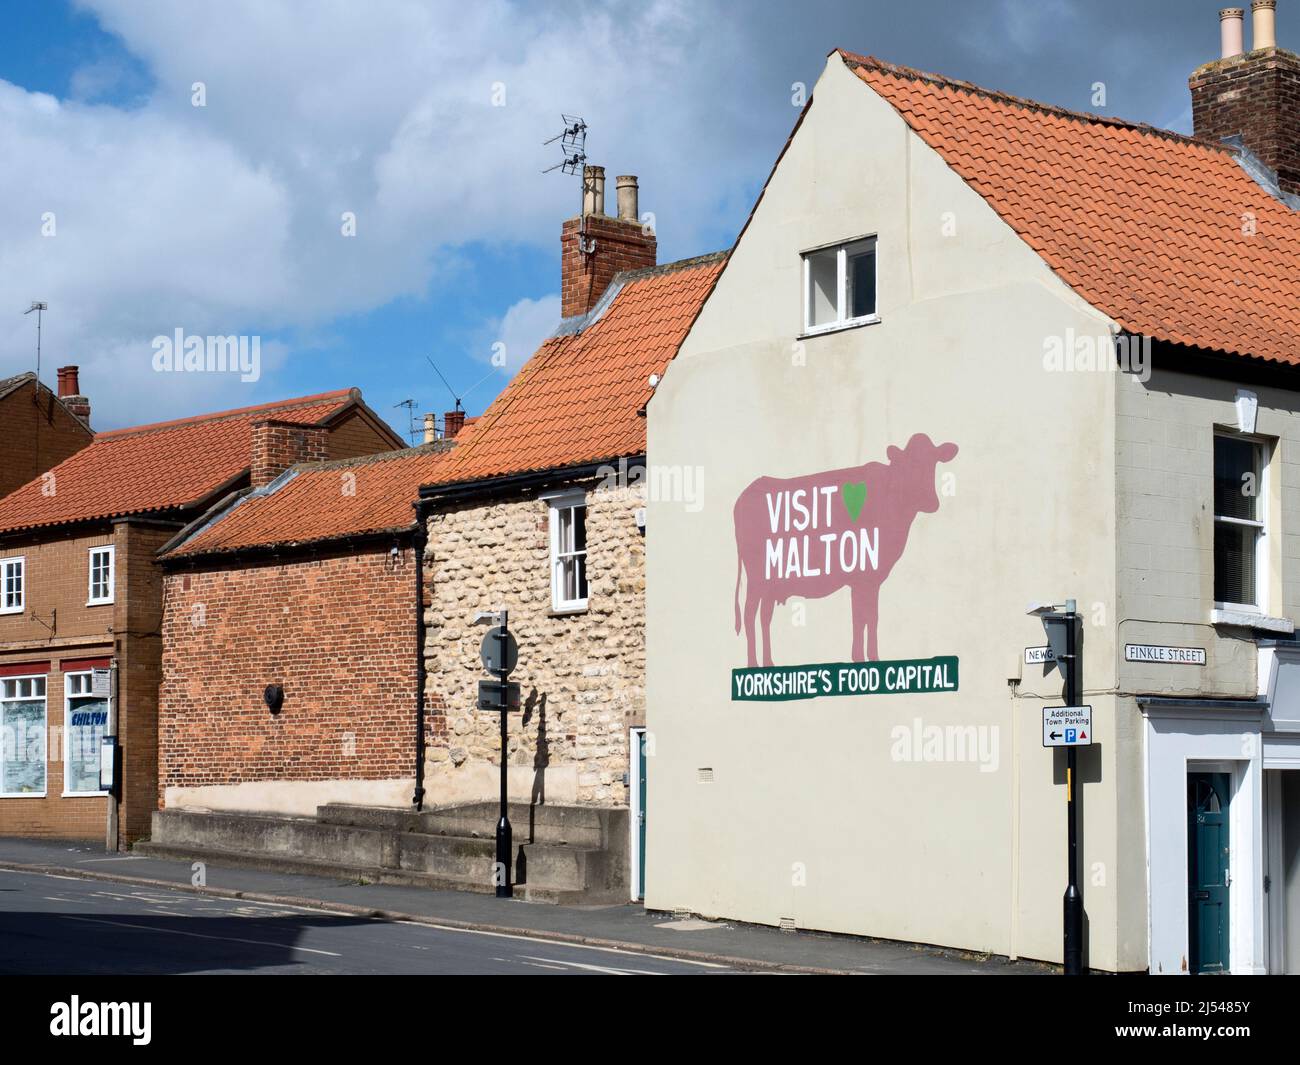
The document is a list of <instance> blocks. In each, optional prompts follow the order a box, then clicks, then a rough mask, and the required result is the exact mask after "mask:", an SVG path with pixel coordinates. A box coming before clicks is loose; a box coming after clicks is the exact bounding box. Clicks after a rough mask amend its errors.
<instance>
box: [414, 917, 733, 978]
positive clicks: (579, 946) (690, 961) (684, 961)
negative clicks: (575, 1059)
mask: <svg viewBox="0 0 1300 1065" xmlns="http://www.w3.org/2000/svg"><path fill="white" fill-rule="evenodd" d="M394 923H395V924H405V925H411V926H413V927H415V928H426V929H433V930H435V931H438V932H459V933H461V934H462V935H469V936H495V937H496V938H497V939H517V940H520V941H522V942H524V943H544V944H545V945H546V946H548V947H563V948H564V949H566V950H594V951H598V952H600V953H602V954H625V955H627V956H628V957H630V958H649V959H652V960H654V961H665V962H672V963H673V964H675V965H695V966H698V967H699V968H701V969H727V968H730V966H727V965H723V964H720V963H718V962H712V961H696V960H695V959H694V958H674V957H673V956H672V955H670V954H651V953H649V952H648V951H640V950H623V949H622V948H620V947H599V946H596V945H595V944H592V943H566V942H564V941H562V940H557V939H547V938H546V937H545V936H528V935H520V934H519V933H517V932H489V931H486V930H484V929H480V928H451V927H449V926H448V925H441V924H425V923H423V922H422V921H395V922H394Z"/></svg>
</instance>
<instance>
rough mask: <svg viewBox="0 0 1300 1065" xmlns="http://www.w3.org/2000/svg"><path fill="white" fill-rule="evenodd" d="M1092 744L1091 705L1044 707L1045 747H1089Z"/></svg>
mask: <svg viewBox="0 0 1300 1065" xmlns="http://www.w3.org/2000/svg"><path fill="white" fill-rule="evenodd" d="M1091 745H1092V707H1091V706H1045V707H1043V746H1044V747H1089V746H1091Z"/></svg>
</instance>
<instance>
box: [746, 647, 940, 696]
mask: <svg viewBox="0 0 1300 1065" xmlns="http://www.w3.org/2000/svg"><path fill="white" fill-rule="evenodd" d="M956 690H957V657H956V656H955V655H940V656H939V657H938V658H906V659H900V660H899V661H897V662H829V663H826V664H825V665H817V666H759V667H758V668H756V669H733V670H732V671H731V698H732V700H733V701H736V702H784V701H786V700H789V699H815V698H817V697H818V696H821V695H900V694H908V693H917V692H955V691H956Z"/></svg>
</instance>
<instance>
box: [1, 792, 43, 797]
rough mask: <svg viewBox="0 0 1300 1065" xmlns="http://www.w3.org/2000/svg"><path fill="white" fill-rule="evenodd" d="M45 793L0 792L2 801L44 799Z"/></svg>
mask: <svg viewBox="0 0 1300 1065" xmlns="http://www.w3.org/2000/svg"><path fill="white" fill-rule="evenodd" d="M43 798H45V792H43V791H6V792H0V799H43Z"/></svg>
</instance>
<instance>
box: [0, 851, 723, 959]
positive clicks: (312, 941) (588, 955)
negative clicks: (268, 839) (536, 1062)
mask: <svg viewBox="0 0 1300 1065" xmlns="http://www.w3.org/2000/svg"><path fill="white" fill-rule="evenodd" d="M729 971H735V970H733V969H730V968H729V967H728V966H725V965H719V964H714V963H710V962H702V961H685V960H681V959H675V958H664V957H658V956H655V955H652V954H642V953H636V954H633V953H628V952H626V951H620V950H616V949H608V948H600V947H588V946H578V945H572V944H566V943H555V942H550V941H547V940H543V939H540V938H532V937H528V936H521V935H505V934H499V933H491V932H478V931H469V930H463V929H452V928H439V927H433V926H430V925H426V924H418V923H416V922H413V921H389V920H383V919H376V918H367V917H359V916H355V915H352V914H346V913H334V912H330V911H328V910H319V909H306V908H303V907H296V906H287V905H280V904H272V903H264V902H253V901H246V900H241V899H224V898H216V897H212V896H205V895H194V894H190V893H187V892H182V891H176V890H172V889H169V888H141V887H138V886H134V885H129V884H123V885H117V884H114V883H112V882H106V881H99V880H82V879H79V878H76V877H64V876H59V875H55V874H48V873H19V872H11V871H3V872H0V974H3V975H12V974H28V975H70V974H85V975H101V974H114V975H155V976H156V975H172V974H181V973H209V974H212V973H261V974H283V975H290V974H297V975H327V974H339V973H347V974H361V975H366V974H389V975H412V974H428V973H450V972H454V973H458V974H464V975H509V974H514V975H541V974H546V975H554V976H584V975H609V976H661V975H669V974H673V975H709V974H717V973H722V972H729Z"/></svg>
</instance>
